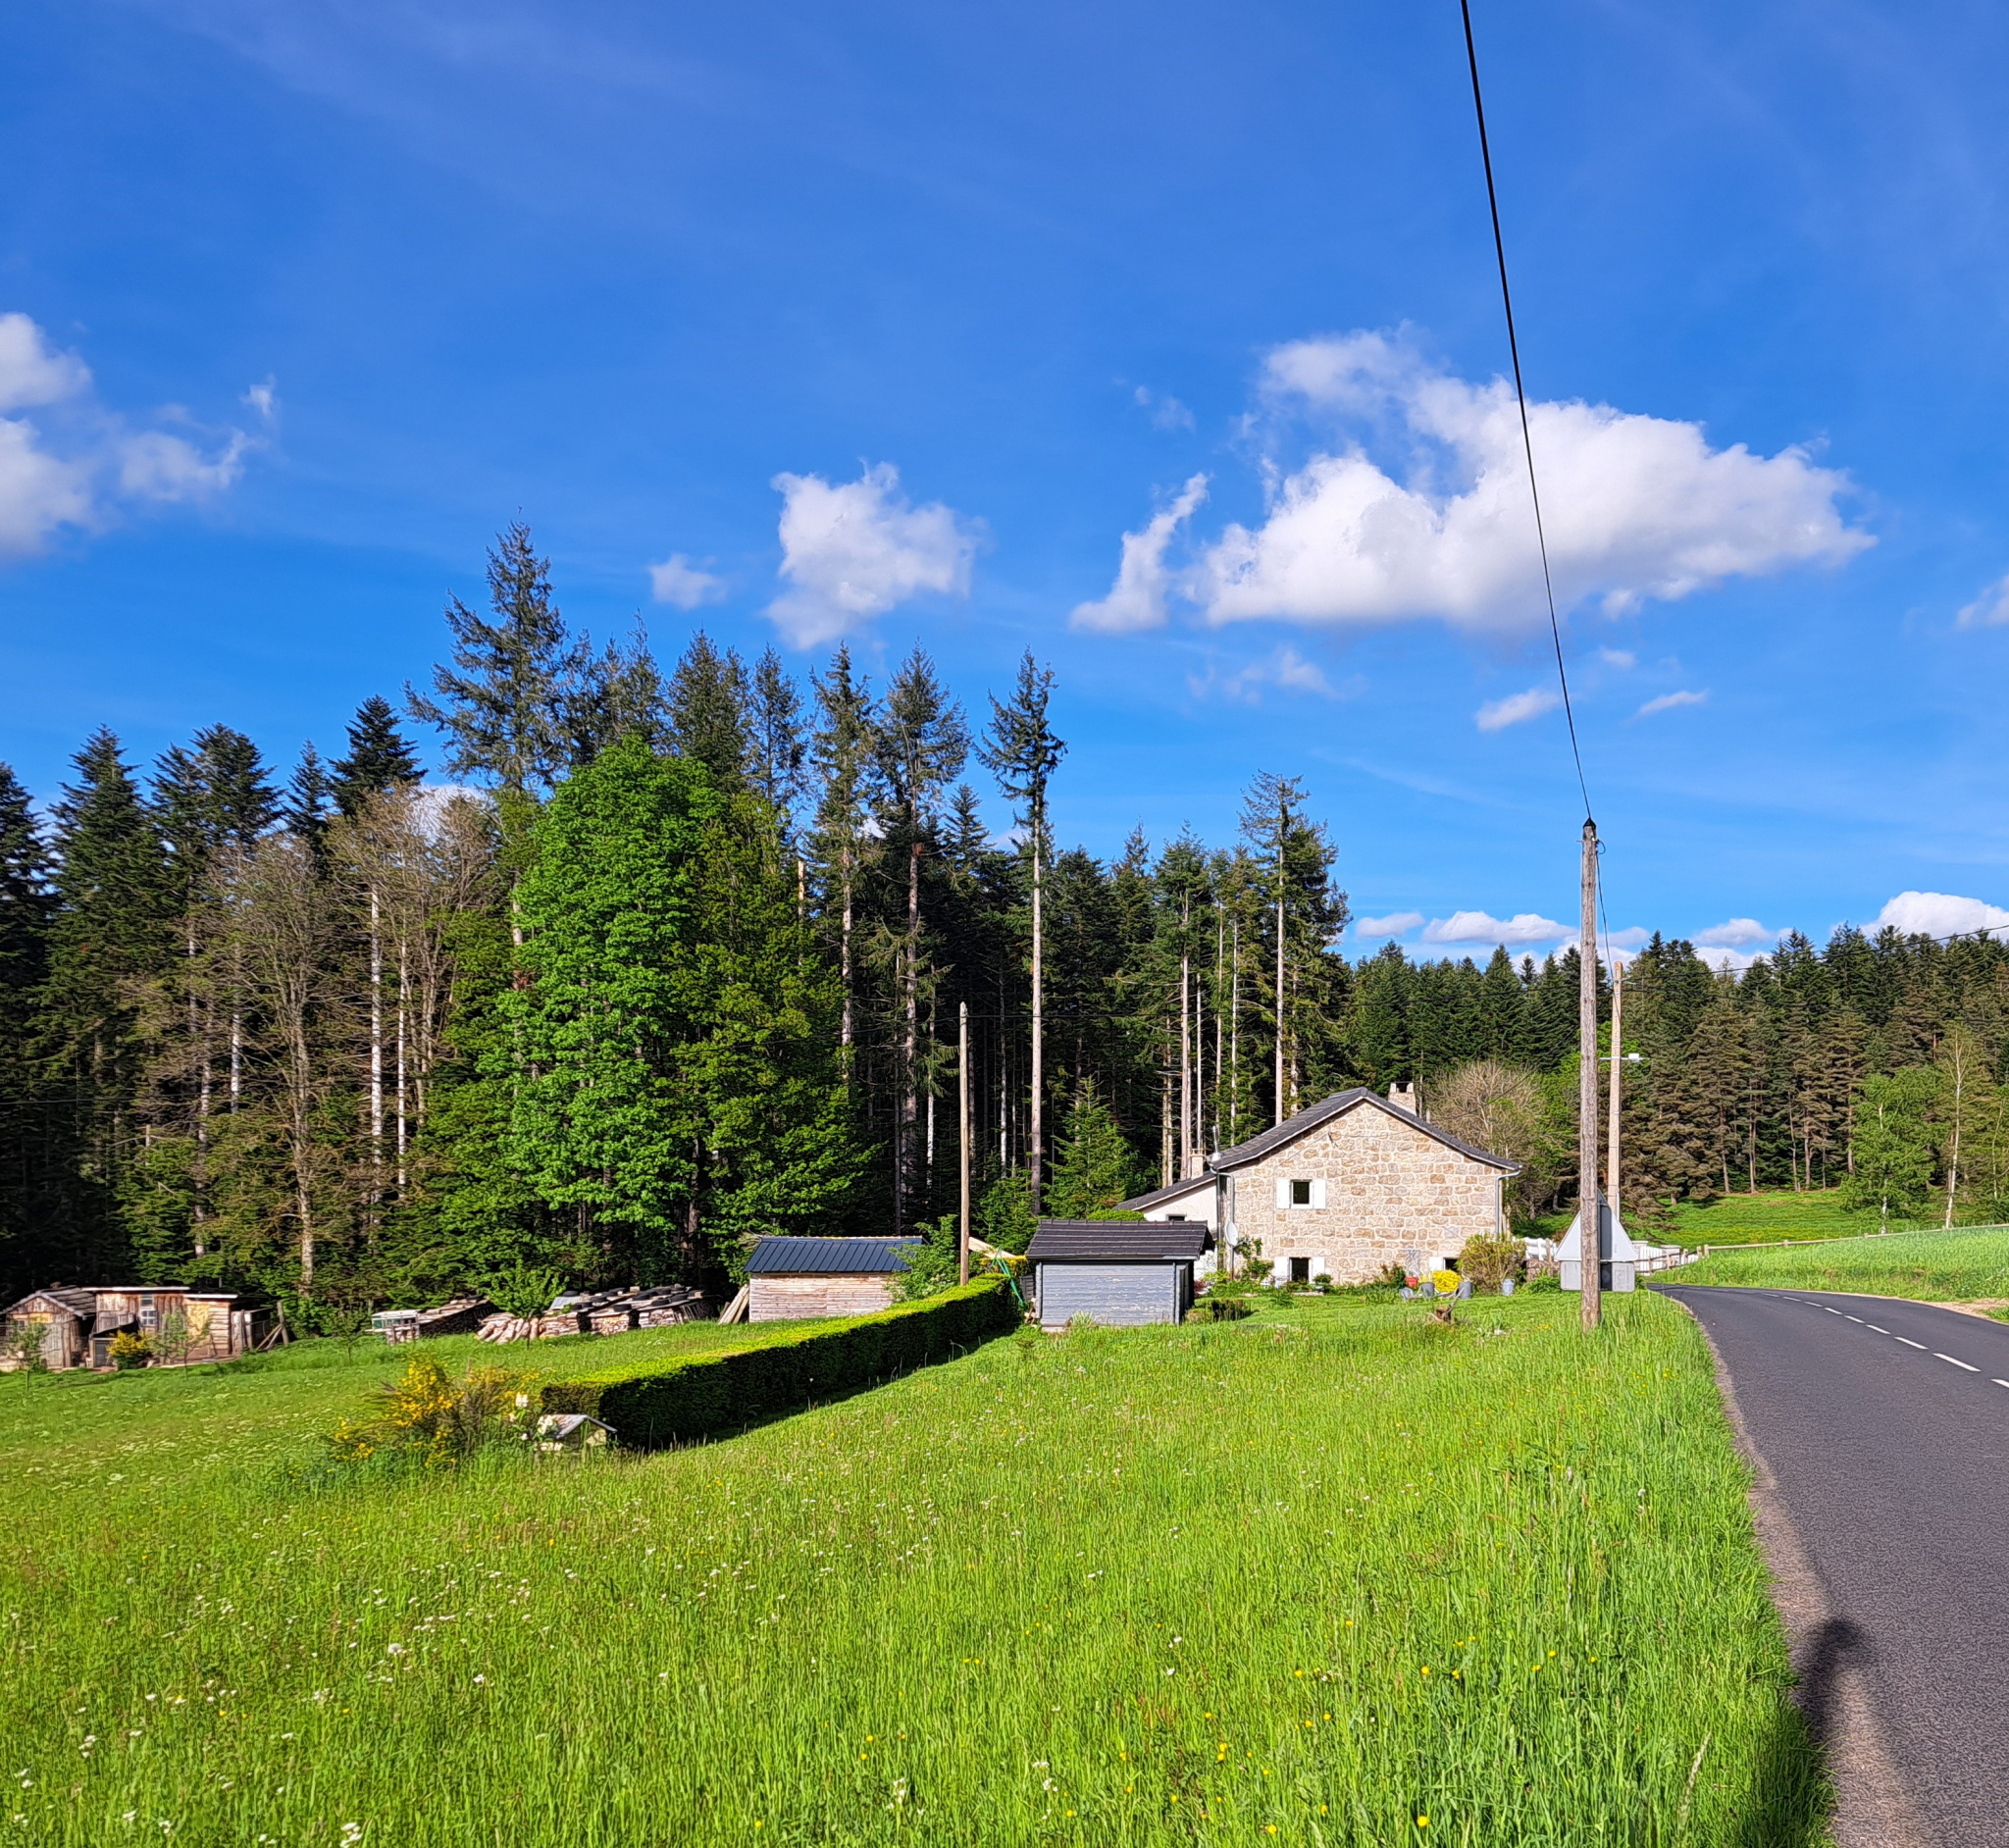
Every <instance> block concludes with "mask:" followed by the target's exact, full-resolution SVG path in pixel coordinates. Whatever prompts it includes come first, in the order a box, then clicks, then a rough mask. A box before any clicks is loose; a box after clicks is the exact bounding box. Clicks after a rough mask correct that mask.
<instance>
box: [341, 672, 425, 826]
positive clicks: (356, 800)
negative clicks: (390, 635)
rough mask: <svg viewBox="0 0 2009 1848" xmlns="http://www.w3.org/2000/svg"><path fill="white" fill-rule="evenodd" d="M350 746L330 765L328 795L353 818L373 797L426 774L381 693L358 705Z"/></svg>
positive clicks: (350, 731) (408, 783)
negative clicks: (343, 755) (345, 754)
mask: <svg viewBox="0 0 2009 1848" xmlns="http://www.w3.org/2000/svg"><path fill="white" fill-rule="evenodd" d="M348 735H349V749H348V755H347V756H345V757H337V758H336V759H335V762H334V763H333V764H331V765H330V766H329V785H328V788H329V794H330V795H331V796H334V797H335V807H336V808H337V809H339V810H340V811H341V813H342V814H343V815H344V816H345V817H346V818H347V819H349V820H350V821H353V820H354V819H355V818H356V815H357V813H358V812H359V811H360V810H361V808H362V806H363V804H364V803H365V802H367V801H368V800H369V799H370V797H371V796H382V795H384V794H385V792H386V791H387V790H397V789H404V788H407V787H409V786H410V785H411V784H414V783H417V782H419V781H420V780H421V778H422V777H423V776H424V774H425V773H424V771H422V770H421V769H420V768H419V755H418V752H417V750H416V749H415V748H414V747H413V745H412V743H411V741H410V740H409V739H408V738H406V737H405V736H404V734H403V733H402V732H400V731H399V730H398V729H397V714H396V713H395V712H394V711H393V710H392V709H391V704H390V701H389V700H388V699H386V698H384V697H383V696H382V695H381V694H379V693H372V694H371V695H370V697H369V698H367V699H365V700H364V701H363V703H362V704H361V705H360V706H358V707H357V708H356V716H355V717H354V718H353V719H351V720H350V721H349V727H348Z"/></svg>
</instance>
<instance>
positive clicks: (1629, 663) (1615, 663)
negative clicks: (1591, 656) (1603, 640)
mask: <svg viewBox="0 0 2009 1848" xmlns="http://www.w3.org/2000/svg"><path fill="white" fill-rule="evenodd" d="M1597 658H1598V659H1599V660H1600V661H1602V662H1603V663H1604V664H1605V665H1606V666H1607V667H1616V668H1617V669H1618V670H1619V671H1620V672H1621V673H1624V672H1626V671H1627V670H1628V669H1631V668H1635V667H1637V666H1638V665H1639V657H1638V655H1636V654H1634V653H1633V652H1632V650H1631V649H1630V648H1600V649H1598V651H1597Z"/></svg>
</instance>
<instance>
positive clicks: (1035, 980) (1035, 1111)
mask: <svg viewBox="0 0 2009 1848" xmlns="http://www.w3.org/2000/svg"><path fill="white" fill-rule="evenodd" d="M1045 819H1046V818H1045V816H1044V815H1042V814H1040V813H1037V812H1035V813H1034V815H1033V818H1032V1099H1031V1104H1032V1110H1031V1117H1032V1125H1031V1132H1030V1133H1031V1140H1032V1149H1031V1156H1030V1159H1029V1160H1028V1162H1027V1164H1026V1172H1027V1174H1028V1175H1029V1176H1030V1178H1031V1182H1032V1209H1033V1211H1034V1212H1035V1213H1037V1212H1038V1211H1039V1209H1040V1192H1041V1188H1042V1186H1043V1185H1044V1182H1045V1157H1046V1060H1047V1046H1046V932H1045V924H1046V920H1045V917H1044V916H1043V914H1042V911H1041V904H1042V891H1041V885H1042V882H1041V873H1040V859H1041V853H1040V847H1041V841H1040V830H1041V827H1042V825H1043V823H1044V821H1045ZM1077 1075H1078V1074H1077Z"/></svg>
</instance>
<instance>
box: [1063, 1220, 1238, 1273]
mask: <svg viewBox="0 0 2009 1848" xmlns="http://www.w3.org/2000/svg"><path fill="white" fill-rule="evenodd" d="M1211 1242H1212V1241H1211V1238H1210V1237H1209V1234H1208V1230H1207V1227H1206V1226H1204V1225H1201V1224H1199V1223H1197V1222H1194V1221H1188V1220H1184V1219H1147V1220H1145V1221H1143V1222H1142V1223H1140V1222H1139V1221H1137V1220H1135V1219H1042V1220H1041V1221H1040V1224H1039V1230H1038V1231H1036V1232H1035V1233H1034V1234H1033V1235H1032V1243H1031V1244H1030V1245H1029V1246H1027V1247H1026V1252H1025V1255H1026V1257H1028V1258H1031V1259H1032V1260H1033V1262H1034V1263H1036V1264H1046V1263H1056V1262H1058V1263H1066V1262H1068V1261H1069V1260H1082V1261H1093V1262H1100V1263H1112V1264H1158V1263H1169V1262H1174V1261H1176V1262H1181V1263H1190V1262H1191V1261H1192V1260H1193V1259H1194V1258H1198V1257H1199V1256H1200V1254H1201V1253H1202V1252H1204V1251H1206V1250H1207V1248H1208V1246H1209V1245H1210V1244H1211Z"/></svg>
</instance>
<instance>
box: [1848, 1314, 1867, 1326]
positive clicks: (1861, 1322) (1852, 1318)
mask: <svg viewBox="0 0 2009 1848" xmlns="http://www.w3.org/2000/svg"><path fill="white" fill-rule="evenodd" d="M1848 1319H1849V1320H1850V1321H1852V1322H1854V1323H1855V1324H1856V1325H1857V1326H1858V1327H1861V1328H1867V1327H1868V1326H1869V1324H1868V1323H1867V1322H1865V1321H1864V1320H1863V1318H1862V1317H1861V1316H1860V1315H1851V1316H1850V1317H1849V1318H1848Z"/></svg>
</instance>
